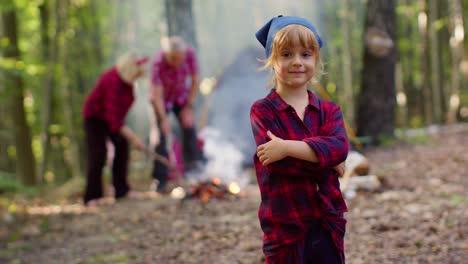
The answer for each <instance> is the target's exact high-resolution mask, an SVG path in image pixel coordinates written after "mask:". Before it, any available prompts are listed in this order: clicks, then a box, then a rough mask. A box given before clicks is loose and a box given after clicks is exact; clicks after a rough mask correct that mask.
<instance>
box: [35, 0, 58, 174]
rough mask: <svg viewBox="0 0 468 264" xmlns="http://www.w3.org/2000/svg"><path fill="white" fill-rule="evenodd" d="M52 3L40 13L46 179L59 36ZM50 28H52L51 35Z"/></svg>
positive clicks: (42, 169) (43, 168)
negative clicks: (52, 23)
mask: <svg viewBox="0 0 468 264" xmlns="http://www.w3.org/2000/svg"><path fill="white" fill-rule="evenodd" d="M51 5H52V3H51V2H50V1H48V0H45V1H44V2H43V3H42V4H41V5H40V6H39V14H40V19H41V49H42V60H43V61H44V63H45V64H46V65H47V69H49V70H48V71H47V72H46V75H45V77H44V84H43V100H42V125H41V131H42V132H41V141H42V160H41V163H40V166H39V177H40V179H41V180H44V175H45V172H46V170H47V166H48V163H49V154H50V153H49V152H50V131H49V126H50V124H51V122H52V105H53V95H54V78H53V76H54V74H53V73H54V69H55V61H56V57H57V55H56V50H57V38H56V30H55V28H56V27H51V26H50V21H51V18H50V15H51V13H50V10H51V8H50V7H51ZM55 24H57V23H55ZM49 29H52V31H51V33H52V34H51V35H50V34H49Z"/></svg>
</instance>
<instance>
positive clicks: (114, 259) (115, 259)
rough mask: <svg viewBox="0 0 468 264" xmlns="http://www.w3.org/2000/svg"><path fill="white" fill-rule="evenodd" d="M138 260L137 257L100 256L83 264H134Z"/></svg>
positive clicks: (120, 255) (119, 255)
mask: <svg viewBox="0 0 468 264" xmlns="http://www.w3.org/2000/svg"><path fill="white" fill-rule="evenodd" d="M136 259H137V256H135V255H122V254H99V255H95V256H93V257H91V258H88V259H87V260H85V261H84V262H81V263H82V264H95V263H132V262H134V261H135V260H136Z"/></svg>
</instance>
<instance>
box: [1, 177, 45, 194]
mask: <svg viewBox="0 0 468 264" xmlns="http://www.w3.org/2000/svg"><path fill="white" fill-rule="evenodd" d="M4 193H21V194H26V195H30V196H36V195H38V194H39V187H37V186H33V187H28V186H24V185H23V184H21V183H20V182H18V181H17V180H16V178H15V175H14V174H11V173H8V172H3V171H0V194H4Z"/></svg>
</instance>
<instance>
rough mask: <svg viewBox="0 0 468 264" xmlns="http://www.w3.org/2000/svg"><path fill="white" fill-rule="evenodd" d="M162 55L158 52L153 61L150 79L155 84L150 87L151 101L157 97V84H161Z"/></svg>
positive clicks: (149, 96)
mask: <svg viewBox="0 0 468 264" xmlns="http://www.w3.org/2000/svg"><path fill="white" fill-rule="evenodd" d="M160 58H161V56H160V54H157V55H156V56H155V57H154V59H153V62H152V63H151V68H150V74H151V75H150V80H151V83H152V84H153V85H150V86H149V88H148V99H149V100H150V102H153V101H154V100H155V99H156V91H155V87H154V86H156V85H161V84H162V81H161V76H160V67H161V60H160Z"/></svg>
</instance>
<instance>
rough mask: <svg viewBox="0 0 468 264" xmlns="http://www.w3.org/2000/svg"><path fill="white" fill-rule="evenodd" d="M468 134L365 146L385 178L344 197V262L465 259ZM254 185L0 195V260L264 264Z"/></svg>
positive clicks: (376, 170)
mask: <svg viewBox="0 0 468 264" xmlns="http://www.w3.org/2000/svg"><path fill="white" fill-rule="evenodd" d="M467 142H468V132H467V131H466V130H464V131H463V132H456V133H454V132H445V133H438V134H436V135H428V136H424V137H417V138H413V139H411V140H406V141H399V142H392V144H389V146H386V147H379V148H376V149H368V150H365V151H364V154H365V155H366V156H367V157H368V158H369V160H370V164H371V173H372V174H375V175H377V176H378V177H379V178H380V179H382V183H383V184H382V187H381V188H380V189H379V190H378V191H374V192H364V191H360V192H358V193H357V196H355V197H354V198H353V199H351V200H349V201H348V207H349V213H347V214H346V218H347V219H348V225H347V234H346V241H345V245H346V259H347V263H351V264H359V263H382V264H383V263H463V262H464V261H466V259H468V195H467V191H466V190H467V187H468V177H467V176H468V175H467V174H468V149H467ZM141 188H143V187H141ZM145 188H147V187H145ZM257 189H258V188H257V186H256V184H255V183H252V184H251V185H249V186H248V187H247V188H245V189H244V190H243V191H242V193H241V194H242V195H241V196H239V197H238V198H236V199H224V200H215V199H213V200H210V201H209V202H208V203H201V202H200V201H199V200H188V201H186V202H185V203H184V204H182V205H181V204H180V203H179V201H178V200H175V199H172V198H170V197H168V196H164V197H163V196H155V195H152V196H146V197H143V198H140V199H125V200H122V201H119V202H117V203H115V204H110V205H103V206H101V207H99V208H98V209H97V210H89V209H84V208H83V207H82V206H80V205H79V204H76V202H77V200H76V198H75V200H73V199H69V200H65V201H62V202H60V204H56V205H52V204H48V202H46V201H44V200H39V199H35V200H20V199H18V198H15V199H16V200H14V203H13V201H11V200H8V199H9V198H5V197H3V198H0V199H2V200H0V201H1V202H0V204H1V206H0V209H1V210H0V213H1V215H0V216H2V218H1V219H0V263H68V264H71V263H213V264H218V263H222V264H224V263H262V262H263V258H262V252H261V246H262V241H261V238H262V232H261V230H260V227H259V223H258V218H257V208H258V205H259V192H258V190H257ZM7 202H9V204H7ZM46 206H48V207H46ZM41 208H42V209H41ZM46 208H47V209H48V211H47V210H45V209H46ZM464 263H466V262H464Z"/></svg>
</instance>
